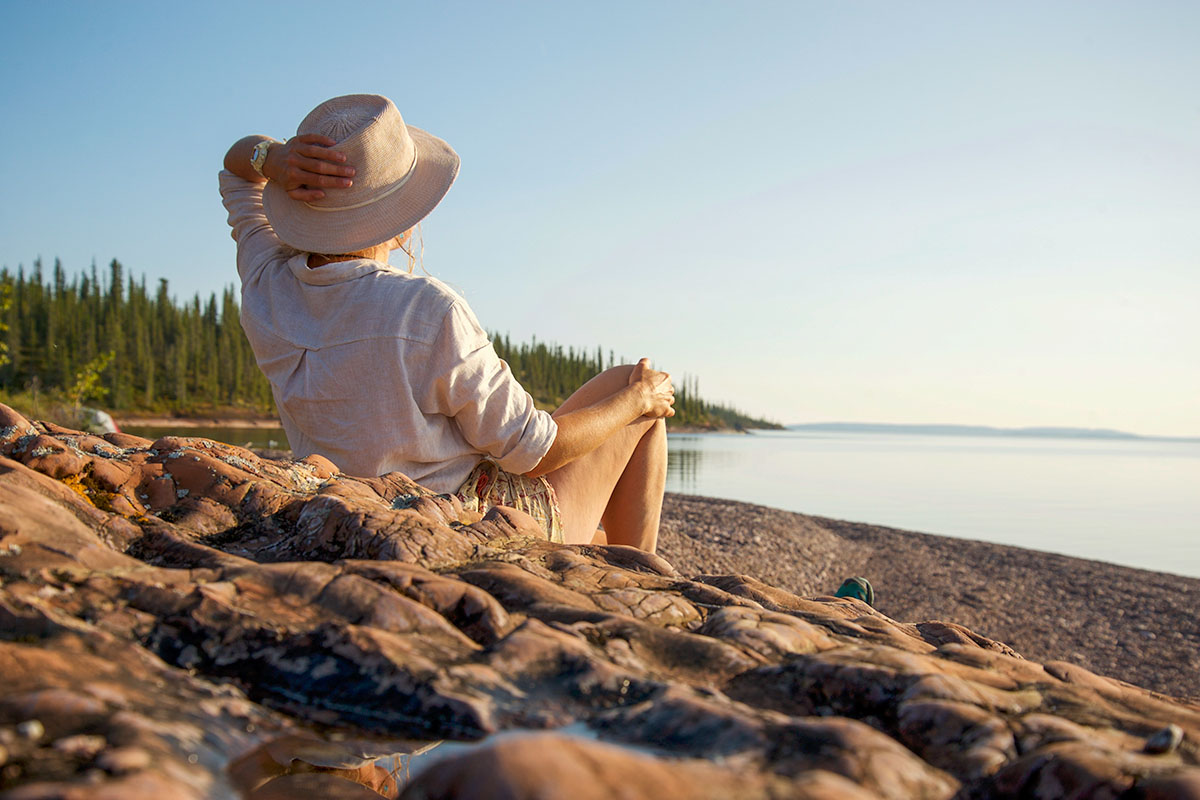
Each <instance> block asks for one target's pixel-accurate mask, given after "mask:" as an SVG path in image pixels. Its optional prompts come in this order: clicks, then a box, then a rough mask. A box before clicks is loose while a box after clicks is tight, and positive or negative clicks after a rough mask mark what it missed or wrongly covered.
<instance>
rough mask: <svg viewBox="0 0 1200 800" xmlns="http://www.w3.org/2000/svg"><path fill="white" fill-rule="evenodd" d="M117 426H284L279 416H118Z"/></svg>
mask: <svg viewBox="0 0 1200 800" xmlns="http://www.w3.org/2000/svg"><path fill="white" fill-rule="evenodd" d="M115 419H116V423H117V427H119V428H121V429H122V430H124V429H125V428H127V427H132V428H282V427H283V423H281V422H280V421H279V419H278V417H203V416H201V417H162V416H159V417H116V418H115Z"/></svg>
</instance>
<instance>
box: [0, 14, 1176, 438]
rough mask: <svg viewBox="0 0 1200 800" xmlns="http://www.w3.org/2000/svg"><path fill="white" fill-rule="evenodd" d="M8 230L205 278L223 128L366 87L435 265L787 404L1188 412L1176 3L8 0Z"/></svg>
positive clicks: (1142, 426) (214, 229)
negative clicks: (435, 188) (390, 110)
mask: <svg viewBox="0 0 1200 800" xmlns="http://www.w3.org/2000/svg"><path fill="white" fill-rule="evenodd" d="M0 21H2V22H3V24H2V25H0V75H2V76H3V80H2V81H0V115H2V116H3V118H4V119H5V121H6V122H7V124H6V126H5V128H6V133H7V141H6V142H5V146H4V147H3V148H2V149H0V168H2V171H3V174H4V175H5V176H6V178H7V179H8V184H9V185H8V190H7V191H6V192H5V195H4V198H3V199H2V200H0V266H3V267H6V268H8V269H9V270H11V271H15V270H16V269H17V267H18V265H24V266H25V268H26V269H28V268H29V266H30V264H31V263H32V262H33V260H34V259H35V258H36V257H38V256H39V255H40V256H41V257H42V258H43V259H44V260H45V261H46V262H48V263H52V262H53V259H54V258H55V257H60V258H61V259H62V261H63V264H64V266H65V267H66V269H67V271H68V273H72V272H76V271H80V270H84V269H86V268H88V267H89V266H90V264H91V262H92V260H93V259H95V260H96V261H97V262H98V263H99V264H100V266H101V267H102V268H103V267H104V266H105V265H106V264H107V263H108V261H109V260H110V259H112V258H113V257H116V258H118V259H120V260H121V261H122V263H123V264H124V265H125V267H126V269H127V270H128V271H129V272H131V273H132V274H134V275H135V276H140V275H141V274H143V273H144V274H145V275H146V276H147V279H148V281H150V282H151V283H153V282H154V281H156V280H157V279H158V278H159V277H166V278H168V279H169V280H170V285H171V287H172V292H173V293H174V294H176V296H178V297H190V295H191V294H192V293H194V292H202V293H204V294H207V293H209V292H212V291H220V289H221V288H222V287H223V286H225V285H228V284H229V283H231V282H232V281H233V280H234V279H235V277H236V275H235V271H234V266H233V243H232V241H231V240H230V239H229V236H228V229H227V227H226V225H225V222H224V211H223V209H222V208H221V205H220V201H219V197H218V194H217V181H216V172H217V170H218V169H219V167H220V162H221V158H222V156H223V155H224V152H225V150H226V149H227V148H228V146H229V145H230V144H231V143H232V142H233V141H234V140H235V139H236V138H238V137H240V136H242V135H244V134H247V133H266V134H269V135H272V136H275V137H276V138H282V137H285V136H289V135H291V134H292V133H293V132H294V130H295V126H296V124H297V123H298V122H299V120H300V119H301V118H302V117H303V116H304V114H305V113H307V111H308V110H309V109H310V108H312V107H313V106H315V105H316V104H317V103H319V102H320V101H322V100H324V99H326V98H327V97H331V96H334V95H338V94H346V93H352V92H378V93H381V94H385V95H388V96H390V97H392V98H393V99H394V100H395V101H396V103H397V105H398V106H399V108H400V110H401V112H402V113H403V114H404V117H405V119H406V120H407V121H409V122H410V123H412V124H414V125H416V126H419V127H422V128H425V129H427V130H429V131H431V132H433V133H435V134H437V135H439V136H441V137H443V138H445V139H446V140H447V141H449V142H450V143H451V144H452V145H453V146H454V147H455V148H456V149H457V150H458V152H459V154H460V156H461V157H462V162H463V165H462V172H461V175H460V177H459V179H458V182H457V183H456V185H455V186H454V187H453V188H452V189H451V191H450V193H449V195H448V196H447V197H446V199H445V201H443V203H442V204H441V206H439V207H438V209H436V210H435V211H434V212H433V214H432V215H431V216H430V217H429V218H428V219H427V221H426V223H425V224H424V225H423V230H424V236H425V245H426V250H425V264H426V267H427V268H428V270H429V271H430V272H431V273H432V274H434V275H436V276H437V277H439V278H442V279H443V280H445V281H447V282H448V283H450V284H451V285H453V286H455V287H456V288H458V289H459V290H460V291H462V292H463V293H464V294H465V296H466V297H467V299H468V301H469V302H470V303H471V305H472V307H473V308H474V309H475V311H476V313H477V315H478V316H479V318H480V320H481V321H482V323H483V324H484V326H485V327H486V328H488V329H490V330H499V331H502V332H508V333H509V334H510V335H511V336H512V337H513V338H514V339H518V340H524V339H528V338H529V337H530V336H531V335H536V336H537V337H538V338H539V339H544V340H553V341H557V342H558V343H560V344H563V345H575V346H584V347H588V348H594V347H595V346H596V345H603V347H604V348H605V349H606V350H607V349H612V350H614V351H616V352H617V353H618V354H623V355H625V356H629V357H631V358H636V357H638V356H641V355H649V356H651V357H652V358H654V360H655V362H656V363H657V364H658V365H659V366H661V367H662V368H664V369H667V370H669V371H671V372H672V373H673V374H675V375H677V376H681V375H683V374H684V373H687V374H691V375H697V376H699V380H700V388H701V392H702V393H703V394H704V395H705V396H706V397H708V398H710V399H714V400H722V401H726V402H730V403H733V404H734V405H736V406H738V407H740V408H742V409H743V410H745V411H748V412H750V413H756V414H762V415H766V416H770V417H772V418H774V419H776V420H779V421H781V422H785V423H793V422H816V421H831V420H844V421H859V422H899V423H936V422H940V423H962V424H982V425H996V426H1039V425H1062V426H1078V427H1104V428H1116V429H1120V430H1126V431H1132V432H1136V433H1141V434H1147V435H1181V436H1187V435H1190V436H1200V313H1198V312H1197V308H1198V307H1200V92H1198V91H1197V87H1198V86H1200V47H1197V46H1196V43H1197V42H1200V4H1196V3H1186V2H1177V3H1171V2H1153V1H1152V2H1144V3H1133V2H1088V3H1082V2H1079V3H1062V2H1013V3H1004V4H999V3H995V4H984V3H959V2H925V3H915V2H882V1H881V2H821V3H816V2H799V1H797V2H738V3H734V2H728V3H709V2H682V0H681V1H680V2H655V1H654V0H649V1H648V2H605V3H603V4H601V3H592V4H584V3H574V2H528V3H499V2H487V3H484V2H479V3H457V2H441V3H422V4H415V3H400V2H380V3H353V2H347V3H340V4H328V3H327V4H316V3H304V2H297V3H288V4H274V3H269V2H267V3H257V4H250V5H247V4H243V3H236V4H235V3H215V2H214V3H203V4H184V3H177V4H165V3H134V2H124V3H108V4H104V3H84V2H77V3H69V2H44V3H18V2H14V1H13V0H0Z"/></svg>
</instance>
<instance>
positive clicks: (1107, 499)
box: [126, 427, 1200, 577]
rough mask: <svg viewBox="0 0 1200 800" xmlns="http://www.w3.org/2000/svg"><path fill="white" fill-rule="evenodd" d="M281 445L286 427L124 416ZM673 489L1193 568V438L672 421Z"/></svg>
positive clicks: (1197, 572)
mask: <svg viewBox="0 0 1200 800" xmlns="http://www.w3.org/2000/svg"><path fill="white" fill-rule="evenodd" d="M126 430H128V432H129V433H133V434H136V435H138V436H145V437H147V438H150V439H156V438H158V437H159V436H164V435H167V434H172V435H179V434H182V435H187V436H203V437H205V438H208V439H215V440H217V441H222V442H228V443H230V444H236V445H241V446H246V445H247V444H249V445H250V446H252V447H269V448H278V449H287V447H288V444H287V437H286V435H284V432H283V429H282V428H188V429H179V428H135V427H130V428H127V429H126ZM669 438H670V444H669V447H668V463H667V491H669V492H681V493H684V494H699V495H705V496H708V497H723V498H727V499H730V500H742V501H745V502H748V503H759V504H761V505H766V506H774V507H776V508H783V509H787V510H789V511H800V512H803V513H806V514H815V515H817V516H822V517H834V518H836V519H844V520H853V521H855V522H870V523H873V524H876V525H886V526H889V527H893V528H903V529H905V530H913V531H921V532H923V533H937V534H941V535H944V536H957V537H961V538H965V539H982V540H984V541H989V542H997V543H1000V544H1012V545H1018V546H1020V547H1029V548H1033V549H1035V550H1050V551H1053V552H1056V553H1065V554H1067V555H1072V556H1080V557H1082V558H1094V559H1099V560H1101V561H1111V562H1114V563H1117V564H1125V565H1128V566H1134V567H1143V568H1145V569H1153V570H1158V571H1162V572H1173V573H1176V574H1179V575H1189V576H1192V577H1200V444H1198V443H1195V442H1160V441H1153V440H1150V441H1139V440H1130V441H1124V440H1115V441H1109V440H1098V439H1033V438H1016V437H1012V438H1009V437H984V436H981V437H974V436H929V435H915V434H881V433H812V432H797V431H762V432H756V433H753V434H750V435H738V434H671V435H670V437H669Z"/></svg>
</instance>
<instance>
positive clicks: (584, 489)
mask: <svg viewBox="0 0 1200 800" xmlns="http://www.w3.org/2000/svg"><path fill="white" fill-rule="evenodd" d="M632 370H633V367H632V366H620V367H613V368H612V369H608V370H605V371H604V372H602V373H600V374H599V375H597V376H596V377H594V378H592V379H591V380H590V381H588V382H587V383H585V384H584V385H583V386H582V387H580V389H579V390H578V391H577V392H575V393H574V394H573V395H571V396H570V397H569V398H568V399H567V401H566V402H565V403H563V404H562V406H561V407H560V408H559V409H558V410H557V411H555V412H554V413H555V415H559V414H564V413H566V412H568V411H571V410H573V409H576V408H582V407H584V406H588V405H591V404H592V403H595V402H597V401H599V400H601V399H603V398H605V397H608V396H609V395H611V394H613V393H614V392H616V391H618V390H620V389H621V388H622V387H624V386H626V385H628V383H629V375H630V373H631V372H632ZM666 470H667V437H666V426H665V424H664V423H663V421H662V420H652V419H639V420H636V421H634V422H632V423H630V424H629V425H626V426H625V427H624V428H623V429H622V430H621V431H619V432H618V433H617V434H616V435H615V436H612V437H611V438H609V440H608V441H606V442H605V443H604V444H602V445H600V446H599V447H597V448H596V449H595V450H593V451H592V452H590V453H588V454H587V455H585V456H582V457H580V458H577V459H575V460H574V461H572V462H571V463H569V464H566V465H565V466H562V467H560V468H559V469H557V470H555V471H554V472H551V473H548V474H547V475H546V479H547V480H549V481H550V483H551V485H552V486H554V491H555V494H557V495H558V503H559V507H560V508H561V509H562V515H563V527H564V528H565V540H566V542H567V543H568V544H586V543H588V542H591V541H593V539H594V537H595V535H596V526H597V525H598V524H599V523H600V522H601V520H603V522H604V530H605V533H606V535H607V538H608V541H609V542H610V543H611V544H628V545H633V546H635V547H640V548H643V549H645V550H649V551H651V552H653V550H654V548H655V546H656V545H657V541H658V524H659V518H660V516H661V513H662V497H663V486H664V483H665V480H666Z"/></svg>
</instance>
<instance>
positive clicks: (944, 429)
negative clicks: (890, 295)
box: [784, 422, 1200, 444]
mask: <svg viewBox="0 0 1200 800" xmlns="http://www.w3.org/2000/svg"><path fill="white" fill-rule="evenodd" d="M784 428H785V430H789V431H811V432H814V433H892V434H905V433H907V434H918V435H922V436H996V437H1015V438H1021V439H1099V440H1110V441H1112V440H1117V441H1147V442H1193V443H1198V444H1200V437H1192V436H1143V435H1141V434H1137V433H1128V432H1126V431H1117V430H1111V429H1108V428H1069V427H1032V428H995V427H992V426H989V425H942V424H932V425H908V424H903V423H887V422H807V423H800V424H796V425H785V426H784Z"/></svg>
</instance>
